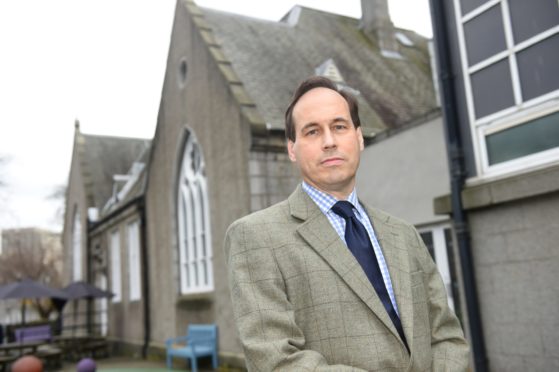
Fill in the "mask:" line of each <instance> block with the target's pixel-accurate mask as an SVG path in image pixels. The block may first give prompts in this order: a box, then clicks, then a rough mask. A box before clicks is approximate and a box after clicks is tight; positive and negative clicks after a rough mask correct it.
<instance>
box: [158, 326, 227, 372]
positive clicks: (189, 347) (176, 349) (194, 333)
mask: <svg viewBox="0 0 559 372" xmlns="http://www.w3.org/2000/svg"><path fill="white" fill-rule="evenodd" d="M186 333H187V334H186V336H181V337H176V338H170V339H168V340H166V341H165V346H166V348H167V368H168V369H171V368H173V357H178V358H185V359H190V365H191V366H192V371H193V372H196V371H198V363H197V361H196V358H198V357H204V356H211V357H212V365H213V368H214V369H216V368H217V325H215V324H191V325H189V326H188V329H187V332H186Z"/></svg>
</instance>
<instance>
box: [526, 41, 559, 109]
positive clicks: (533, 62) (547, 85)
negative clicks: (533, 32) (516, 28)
mask: <svg viewBox="0 0 559 372" xmlns="http://www.w3.org/2000/svg"><path fill="white" fill-rule="evenodd" d="M516 59H517V63H518V73H519V75H520V85H521V86H522V98H523V100H524V101H526V100H529V99H531V98H535V97H538V96H541V95H542V94H546V93H549V92H553V91H554V90H557V89H559V73H558V71H557V69H558V67H559V34H555V35H554V36H551V37H549V38H547V39H545V40H543V41H540V42H539V43H537V44H535V45H532V46H531V47H529V48H526V49H524V50H522V51H521V52H519V53H517V55H516Z"/></svg>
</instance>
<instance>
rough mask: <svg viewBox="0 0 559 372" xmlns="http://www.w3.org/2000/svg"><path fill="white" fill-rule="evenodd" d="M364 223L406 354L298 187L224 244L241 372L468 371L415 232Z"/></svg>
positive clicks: (374, 219) (236, 227) (374, 213)
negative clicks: (375, 243)
mask: <svg viewBox="0 0 559 372" xmlns="http://www.w3.org/2000/svg"><path fill="white" fill-rule="evenodd" d="M365 209H366V211H367V213H368V215H369V218H370V220H371V223H372V225H373V228H374V230H375V233H376V234H377V238H378V240H379V243H380V245H381V248H382V250H383V254H384V256H385V259H386V262H387V265H388V268H389V272H390V277H391V280H392V285H393V288H394V292H395V297H396V302H397V304H398V309H399V312H400V318H401V321H402V326H403V329H404V333H405V335H406V339H407V341H408V345H409V348H410V353H408V351H407V350H406V347H405V345H404V344H403V342H402V341H401V339H400V338H399V336H398V333H397V331H396V329H395V327H394V325H393V323H392V321H391V320H390V318H389V316H388V314H387V312H386V310H385V309H384V307H383V305H382V303H381V301H380V299H379V298H378V296H377V294H376V292H375V290H374V288H373V286H372V285H371V283H370V282H369V280H368V279H367V276H366V275H365V273H364V272H363V270H362V269H361V266H360V265H359V263H358V262H357V260H356V259H355V258H354V257H353V255H352V254H351V252H350V251H349V249H348V248H347V246H346V245H345V243H344V242H343V241H342V239H340V237H339V235H338V234H337V233H336V231H335V230H334V229H333V227H332V226H331V224H330V222H329V221H328V218H327V217H326V216H325V215H324V214H323V213H322V212H321V211H320V210H319V209H318V207H317V206H316V204H315V203H314V202H313V201H312V199H311V198H310V197H309V196H308V195H307V194H306V193H305V192H304V190H302V188H301V186H300V185H299V187H298V188H297V189H296V190H295V192H294V193H293V194H292V195H291V196H290V197H289V198H288V199H287V200H286V201H284V202H281V203H279V204H276V205H274V206H272V207H270V208H267V209H265V210H262V211H259V212H256V213H253V214H251V215H249V216H246V217H244V218H242V219H240V220H238V221H236V222H234V223H233V224H232V225H231V226H230V228H229V230H228V232H227V236H226V239H225V253H226V257H227V263H228V275H229V283H230V287H231V297H232V301H233V309H234V314H235V321H236V324H237V329H238V331H239V336H240V340H241V343H242V346H243V348H244V351H245V357H246V364H247V368H248V370H249V371H410V372H412V371H413V372H416V371H466V370H467V368H468V363H469V348H468V344H467V343H466V341H465V339H464V336H463V332H462V329H461V327H460V325H459V322H458V320H457V318H456V316H455V315H454V313H453V312H452V311H451V310H450V309H449V307H448V305H447V297H446V293H445V290H444V286H443V282H442V280H441V278H440V275H439V273H438V271H437V268H436V266H435V264H434V262H433V260H432V259H431V257H430V255H429V253H428V251H427V249H426V248H425V246H424V244H423V242H422V240H421V238H420V237H419V235H418V233H417V231H416V230H415V228H414V227H413V226H411V225H409V224H407V223H405V222H403V221H401V220H398V219H396V218H394V217H392V216H390V215H388V214H386V213H384V212H381V211H379V210H376V209H372V208H368V207H366V206H365Z"/></svg>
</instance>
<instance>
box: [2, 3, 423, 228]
mask: <svg viewBox="0 0 559 372" xmlns="http://www.w3.org/2000/svg"><path fill="white" fill-rule="evenodd" d="M175 4H176V2H175V0H94V1H92V0H50V1H45V0H25V1H21V0H1V1H0V53H1V57H0V158H3V159H4V161H2V162H0V182H1V183H4V184H5V186H3V187H1V186H0V229H1V228H10V227H31V226H37V227H42V228H48V229H52V230H61V228H62V226H61V223H62V221H61V220H60V219H59V218H57V216H56V210H57V209H58V208H59V205H61V202H56V201H54V200H49V198H48V197H49V195H50V194H52V192H53V191H54V190H55V189H56V188H57V187H59V186H61V185H64V184H66V182H67V179H68V173H69V169H70V159H71V156H72V144H73V135H74V121H75V119H76V118H77V119H79V121H80V123H81V131H82V132H84V133H90V134H104V135H111V136H127V137H142V138H151V137H152V136H153V133H154V131H155V125H156V119H157V111H158V109H159V100H160V98H161V88H162V84H163V76H164V73H165V65H166V60H167V52H168V47H169V39H170V33H171V26H172V22H173V13H174V8H175ZM196 4H198V5H199V6H203V7H208V8H214V9H222V10H225V11H229V12H235V13H239V14H245V15H249V16H252V17H257V18H264V19H269V20H279V19H280V18H281V17H282V16H283V15H284V14H285V13H287V11H289V9H291V8H292V7H293V6H294V5H296V4H299V5H304V6H308V7H312V8H316V9H323V10H326V11H329V12H333V13H338V14H344V15H349V16H353V17H356V18H359V17H360V15H361V10H360V4H361V2H360V0H345V1H339V0H316V1H297V0H274V1H260V0H252V1H250V0H245V1H242V0H237V1H225V0H199V1H196ZM389 9H390V13H391V16H392V19H393V21H394V23H395V24H396V26H398V27H402V28H407V29H412V30H415V31H416V32H418V33H420V34H422V35H424V36H428V37H431V25H430V19H429V8H428V0H389Z"/></svg>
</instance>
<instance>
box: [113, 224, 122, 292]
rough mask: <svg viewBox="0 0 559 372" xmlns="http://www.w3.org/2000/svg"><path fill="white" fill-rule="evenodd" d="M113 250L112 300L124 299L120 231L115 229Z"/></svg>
mask: <svg viewBox="0 0 559 372" xmlns="http://www.w3.org/2000/svg"><path fill="white" fill-rule="evenodd" d="M110 250H111V291H112V292H113V293H114V296H113V298H112V302H113V303H116V302H120V301H121V300H122V272H121V262H120V261H121V259H120V257H121V256H120V231H119V230H114V231H113V232H112V233H111V235H110Z"/></svg>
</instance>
